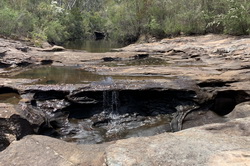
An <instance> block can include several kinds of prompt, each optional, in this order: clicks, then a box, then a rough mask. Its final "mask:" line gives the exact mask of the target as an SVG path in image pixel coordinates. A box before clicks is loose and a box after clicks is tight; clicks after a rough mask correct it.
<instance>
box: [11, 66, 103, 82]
mask: <svg viewBox="0 0 250 166" xmlns="http://www.w3.org/2000/svg"><path fill="white" fill-rule="evenodd" d="M14 78H27V79H39V81H38V82H36V83H37V84H81V83H89V82H92V81H100V80H103V79H104V78H105V76H102V75H98V74H94V73H92V72H88V71H86V70H83V69H79V68H76V67H55V66H47V67H42V68H36V69H33V70H28V71H25V72H23V73H20V74H18V75H16V76H14Z"/></svg>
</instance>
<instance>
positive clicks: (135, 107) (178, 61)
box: [0, 35, 250, 166]
mask: <svg viewBox="0 0 250 166" xmlns="http://www.w3.org/2000/svg"><path fill="white" fill-rule="evenodd" d="M1 41H2V43H1V45H0V68H1V69H0V73H1V75H2V76H5V77H6V76H7V77H8V78H0V91H1V90H2V91H3V92H4V89H11V90H13V91H14V92H15V93H18V94H20V96H21V100H20V102H19V104H18V106H17V107H16V111H17V112H18V114H20V115H21V117H22V118H25V119H26V120H28V121H27V122H28V123H31V124H32V130H34V131H35V133H37V134H44V135H50V136H53V137H56V138H60V139H64V140H67V141H69V142H78V143H102V142H106V141H113V140H117V139H121V138H123V139H124V138H129V137H138V136H140V137H142V138H129V139H125V140H119V141H116V142H112V143H109V144H107V143H103V144H101V145H90V146H87V145H75V144H69V143H65V142H63V141H60V140H55V139H52V138H48V137H43V136H28V137H25V138H24V139H22V140H20V141H17V142H14V143H13V144H11V145H10V147H9V148H7V149H6V150H4V151H3V152H1V153H0V159H1V160H0V162H2V163H1V164H2V165H15V164H16V165H18V164H19V165H29V164H30V163H27V162H26V161H23V160H20V158H29V159H30V162H31V161H32V162H33V163H37V165H49V163H51V162H52V163H55V164H56V165H81V164H83V165H102V164H103V165H211V166H212V165H218V163H221V164H224V165H230V164H231V163H237V164H243V165H244V164H246V163H248V161H249V158H248V157H249V146H248V145H249V141H250V140H249V133H250V132H249V128H248V127H247V126H249V125H250V124H249V120H250V119H249V111H248V110H249V101H250V86H249V84H250V49H249V48H250V47H249V46H250V45H249V43H250V38H248V37H232V36H222V35H206V36H193V37H178V38H173V39H163V40H162V41H160V42H155V43H146V44H133V45H130V46H127V47H124V48H121V49H116V51H117V52H107V53H88V52H83V51H72V50H64V49H62V48H60V51H55V50H53V48H48V49H47V48H46V49H39V48H35V47H32V46H28V45H27V44H24V43H22V42H16V41H11V40H4V39H1ZM40 65H43V66H45V68H46V65H47V66H48V65H54V66H57V65H58V66H63V65H66V66H74V67H76V68H77V69H85V70H86V71H88V72H93V73H95V74H99V75H102V76H103V77H105V79H103V80H98V81H96V80H95V81H87V82H77V83H75V84H74V83H73V84H65V83H60V84H53V82H54V81H53V80H49V81H47V82H45V83H43V84H42V83H41V84H38V82H39V81H41V80H42V79H43V78H38V79H22V78H15V79H13V78H11V76H13V75H16V74H17V73H20V72H22V71H26V70H30V69H33V68H36V67H39V66H40ZM62 75H63V72H62ZM47 84H48V85H47ZM4 93H5V92H4ZM0 108H1V107H0ZM3 110H4V109H3ZM14 112H15V111H13V113H14ZM9 114H10V115H11V114H12V112H11V110H10V112H9ZM9 114H3V113H2V116H4V119H3V122H4V123H2V124H3V125H2V126H3V128H4V130H3V131H4V132H2V133H1V135H2V137H1V138H4V140H5V141H6V140H7V141H6V144H4V146H3V147H4V148H5V147H6V146H8V145H9V144H10V143H11V142H13V141H15V140H17V139H20V138H22V137H19V135H18V134H16V132H14V130H15V128H18V127H17V126H15V125H14V127H13V130H11V131H9V129H10V128H11V125H9V123H10V122H11V124H12V120H11V119H12V118H13V117H11V116H10V115H9ZM21 117H19V119H20V118H21ZM238 118H240V119H238ZM214 123H216V124H214ZM15 124H19V123H16V122H15ZM207 124H210V125H207ZM202 125H204V126H203V127H198V128H192V127H195V126H202ZM12 126H13V125H12ZM188 128H191V129H188ZM124 129H125V130H124ZM182 129H186V130H183V131H181V132H176V131H179V130H182ZM120 131H122V132H120ZM171 131H174V132H176V133H163V132H171ZM27 134H30V133H27ZM157 134H160V135H157ZM152 135H156V136H153V137H150V136H152ZM22 136H24V135H22ZM68 136H70V137H68ZM81 139H82V140H81ZM37 146H38V147H37ZM35 147H37V148H38V149H39V150H38V151H35V152H34V153H32V155H35V156H33V157H32V156H31V157H27V156H28V155H30V153H29V152H28V153H27V150H26V149H29V151H34V150H35ZM44 147H46V148H44ZM62 147H66V150H64V151H63V150H62ZM4 148H2V149H4ZM91 148H93V151H91V150H90V149H91ZM17 149H22V150H21V151H20V152H22V153H19V150H17ZM79 149H80V150H79ZM62 151H63V152H62ZM70 151H72V152H74V153H70ZM41 153H42V154H46V155H44V156H42V157H38V156H39V154H41ZM94 153H96V154H98V157H97V159H95V158H93V157H90V155H91V154H94ZM52 154H53V155H52ZM73 154H74V156H73ZM6 155H7V156H8V157H3V156H6ZM16 155H18V156H19V157H17V158H15V157H16ZM85 155H86V156H87V157H86V158H84V157H82V156H85ZM40 156H41V155H40ZM43 157H44V158H43ZM2 159H3V160H2ZM28 162H29V161H28ZM1 164H0V165H1Z"/></svg>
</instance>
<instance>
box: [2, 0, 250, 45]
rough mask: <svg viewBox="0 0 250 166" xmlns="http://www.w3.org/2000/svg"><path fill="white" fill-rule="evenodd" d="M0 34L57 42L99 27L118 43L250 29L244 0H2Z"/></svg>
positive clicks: (247, 31)
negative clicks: (144, 38)
mask: <svg viewBox="0 0 250 166" xmlns="http://www.w3.org/2000/svg"><path fill="white" fill-rule="evenodd" d="M0 16H1V17H0V35H3V36H9V37H13V38H15V37H17V38H18V37H27V38H30V39H32V40H33V41H34V43H37V44H39V43H40V42H41V41H44V40H47V41H49V42H51V43H55V44H62V43H64V42H65V41H68V40H75V39H85V38H90V37H91V36H92V35H93V32H95V31H101V32H104V33H106V34H107V35H108V37H109V38H112V39H113V40H117V41H118V42H133V41H136V40H137V39H138V38H139V37H140V36H142V35H148V36H154V37H157V38H162V37H166V36H175V35H180V34H186V35H192V34H206V33H225V34H231V35H248V34H250V1H248V0H237V1H236V0H1V3H0Z"/></svg>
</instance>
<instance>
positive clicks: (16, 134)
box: [0, 114, 34, 151]
mask: <svg viewBox="0 0 250 166" xmlns="http://www.w3.org/2000/svg"><path fill="white" fill-rule="evenodd" d="M0 128H1V130H0V151H2V150H4V149H5V148H6V147H7V146H8V145H9V144H10V143H11V142H13V141H15V140H20V139H21V138H23V137H24V136H26V135H29V134H33V133H34V132H33V129H32V127H31V125H30V123H29V122H28V121H27V120H26V119H23V118H22V117H20V116H19V115H15V114H14V115H11V116H10V118H0Z"/></svg>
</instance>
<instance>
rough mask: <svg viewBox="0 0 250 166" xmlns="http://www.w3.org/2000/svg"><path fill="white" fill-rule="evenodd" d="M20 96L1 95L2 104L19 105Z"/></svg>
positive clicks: (12, 94)
mask: <svg viewBox="0 0 250 166" xmlns="http://www.w3.org/2000/svg"><path fill="white" fill-rule="evenodd" d="M19 101H20V96H19V95H18V94H17V93H3V94H0V103H10V104H18V102H19Z"/></svg>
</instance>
